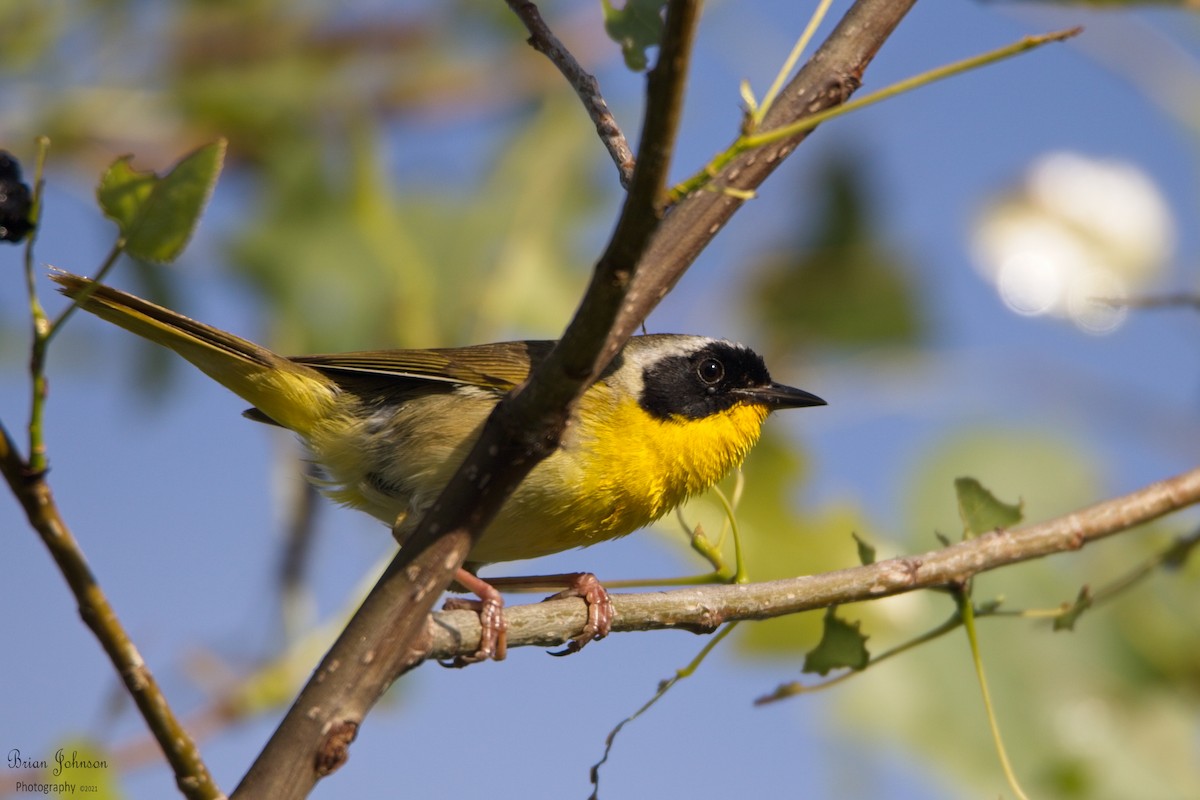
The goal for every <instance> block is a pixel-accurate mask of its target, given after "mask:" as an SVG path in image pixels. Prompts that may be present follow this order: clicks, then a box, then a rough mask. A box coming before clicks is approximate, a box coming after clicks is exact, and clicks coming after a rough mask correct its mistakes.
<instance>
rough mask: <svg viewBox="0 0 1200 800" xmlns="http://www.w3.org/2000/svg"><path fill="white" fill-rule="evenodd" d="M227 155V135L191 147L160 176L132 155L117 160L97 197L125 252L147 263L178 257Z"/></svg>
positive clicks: (100, 185)
mask: <svg viewBox="0 0 1200 800" xmlns="http://www.w3.org/2000/svg"><path fill="white" fill-rule="evenodd" d="M224 158H225V140H224V139H219V140H217V141H216V142H213V143H212V144H208V145H205V146H203V147H201V148H199V149H197V150H195V151H193V152H192V153H190V154H189V155H187V156H185V157H184V158H183V159H182V160H181V161H180V162H179V163H178V164H176V165H175V167H174V168H173V169H172V170H171V171H170V172H168V173H167V174H166V175H163V176H162V177H159V176H157V175H155V174H154V173H153V172H139V171H137V170H135V169H134V168H133V167H132V166H131V165H130V161H131V160H132V156H122V157H121V158H118V159H117V160H116V161H115V162H114V163H113V164H112V166H110V167H109V168H108V170H107V171H106V172H105V173H104V175H102V176H101V178H100V184H99V185H98V186H97V187H96V199H97V200H98V201H99V203H100V208H101V209H102V210H103V211H104V215H105V216H107V217H108V218H109V219H111V220H112V221H113V222H115V223H117V228H118V229H119V230H120V232H121V236H122V237H124V239H125V251H126V252H127V253H128V254H129V255H130V256H132V257H134V258H139V259H142V260H145V261H152V262H156V263H167V262H170V261H174V260H175V259H176V258H177V257H178V256H179V254H180V253H181V252H183V248H184V247H185V246H186V245H187V242H188V239H190V238H191V235H192V232H193V231H194V230H195V229H196V223H198V222H199V220H200V215H201V213H203V211H204V206H205V205H206V204H207V203H208V198H209V197H210V196H211V194H212V190H213V186H215V185H216V182H217V176H218V175H220V173H221V165H222V163H223V161H224Z"/></svg>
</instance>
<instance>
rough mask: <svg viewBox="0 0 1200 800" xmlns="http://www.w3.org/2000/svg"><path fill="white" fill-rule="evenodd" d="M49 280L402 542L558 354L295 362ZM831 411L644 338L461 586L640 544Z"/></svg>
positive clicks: (499, 349) (130, 301)
mask: <svg viewBox="0 0 1200 800" xmlns="http://www.w3.org/2000/svg"><path fill="white" fill-rule="evenodd" d="M51 277H52V278H53V280H55V281H56V282H58V283H59V284H61V286H62V289H61V291H62V292H63V293H64V294H66V295H67V296H69V297H72V298H79V297H83V298H84V299H83V303H82V306H83V308H84V309H86V310H87V311H90V312H92V313H93V314H96V315H97V316H99V317H101V318H103V319H106V320H108V321H109V322H113V323H115V324H117V325H119V326H121V327H123V328H125V329H127V330H129V331H132V332H133V333H136V334H138V335H139V336H142V337H145V338H146V339H149V340H151V341H153V342H157V343H158V344H161V345H164V346H165V347H168V348H170V349H172V350H174V351H175V352H177V353H178V354H179V355H181V356H183V357H184V358H185V359H187V360H188V361H190V362H192V363H193V364H195V365H196V366H197V367H199V368H200V369H201V370H202V371H203V372H204V373H205V374H207V375H208V376H209V377H211V378H213V379H214V380H216V381H217V382H219V383H220V384H222V385H223V386H225V387H226V388H228V389H230V390H231V391H233V392H234V393H235V394H237V395H238V396H239V397H241V398H242V399H243V400H245V401H247V402H248V403H250V404H251V405H252V406H253V407H252V408H251V409H249V410H248V411H246V412H245V414H246V416H247V417H249V418H250V419H254V420H258V421H260V422H267V423H273V424H275V425H279V426H282V427H284V428H288V429H290V430H292V431H295V432H296V433H297V434H299V436H300V438H301V439H302V440H303V441H304V442H305V444H306V445H307V446H308V448H309V449H310V450H311V452H312V455H313V459H314V461H316V462H317V463H318V464H319V465H320V466H321V467H322V469H323V470H324V477H323V478H322V480H321V486H322V488H323V489H324V491H325V493H326V494H328V495H329V496H330V497H331V498H333V499H334V500H336V501H338V502H340V503H343V504H345V505H348V506H352V507H354V508H359V509H361V510H363V511H366V512H367V513H368V514H371V515H372V516H374V517H376V518H377V519H380V520H382V521H383V522H384V523H386V524H388V525H393V524H395V523H397V520H398V519H399V520H401V521H400V522H399V524H397V525H396V526H395V527H394V530H395V532H396V538H397V539H398V540H399V541H400V543H401V544H402V545H403V543H404V541H405V539H406V538H407V536H408V534H409V533H410V532H411V528H412V526H413V524H415V522H416V520H417V519H418V518H419V516H420V512H421V511H422V510H423V509H424V508H425V507H426V506H428V505H429V504H431V503H432V502H433V501H434V500H435V499H436V498H437V496H438V494H439V492H440V491H441V489H442V487H443V486H444V485H445V484H446V483H447V481H449V479H450V476H451V475H452V474H453V473H454V471H455V469H456V468H457V467H458V465H459V463H460V462H461V461H462V459H463V458H464V457H465V455H466V453H467V451H468V450H469V449H470V446H471V445H472V443H473V442H474V440H475V438H476V437H477V435H478V432H479V430H480V428H481V427H482V425H483V423H484V421H485V420H486V418H487V416H488V414H489V413H490V412H491V410H492V408H493V407H494V406H495V405H496V403H497V402H498V401H499V400H500V398H501V397H502V396H503V395H504V394H506V393H507V392H508V391H509V390H510V389H512V388H514V387H515V386H516V385H517V384H519V383H520V382H521V381H523V380H524V379H525V378H526V376H527V375H528V374H529V370H530V366H531V365H532V364H534V363H537V362H538V361H539V360H540V359H542V358H544V357H545V356H546V354H547V353H549V351H550V349H551V347H552V346H553V345H554V342H552V341H522V342H499V343H495V344H482V345H475V346H472V347H456V348H444V349H434V350H373V351H366V352H357V353H340V354H336V355H313V356H299V357H285V356H281V355H277V354H276V353H273V352H271V351H270V350H267V349H266V348H263V347H259V346H258V345H256V344H253V343H252V342H249V341H246V340H245V339H242V338H240V337H237V336H234V335H233V334H231V333H226V332H224V331H221V330H218V329H216V328H213V327H211V326H209V325H205V324H203V323H200V322H196V321H194V320H191V319H188V318H187V317H184V316H182V315H180V314H177V313H175V312H173V311H170V310H168V309H166V308H162V307H161V306H157V305H155V304H153V303H150V302H148V301H146V300H142V299H141V298H138V297H135V296H133V295H130V294H127V293H125V292H122V291H118V290H117V289H113V288H111V287H107V286H103V285H100V284H96V283H95V282H93V281H92V280H90V279H88V278H82V277H79V276H76V275H70V274H67V273H57V274H54V275H52V276H51ZM89 292H90V294H87V293H89ZM824 403H825V401H824V400H822V399H820V398H819V397H817V396H816V395H813V394H809V393H808V392H805V391H803V390H800V389H793V388H791V387H789V386H783V385H781V384H778V383H775V382H774V381H772V380H771V376H770V374H769V373H768V372H767V368H766V366H765V364H764V363H763V360H762V358H761V357H760V356H759V355H758V354H756V353H755V352H754V351H752V350H750V349H749V348H747V347H744V346H742V345H739V344H734V343H732V342H727V341H722V340H716V339H708V338H704V337H701V336H683V335H675V334H649V335H644V336H634V337H633V338H631V339H630V340H629V342H628V344H626V345H625V347H624V349H623V350H622V351H621V352H620V354H619V355H618V356H617V357H616V358H615V359H614V360H613V362H612V364H611V365H610V366H609V367H608V369H607V370H606V371H605V372H604V373H603V374H602V375H601V376H600V378H599V379H598V380H597V381H596V382H595V383H594V384H593V385H592V386H591V387H590V388H588V390H587V391H586V392H585V393H584V394H583V396H582V398H581V399H580V401H579V403H578V404H577V406H576V408H575V411H574V414H573V416H572V418H571V422H570V424H569V425H568V427H567V429H566V431H565V432H564V434H563V436H562V440H561V444H560V446H559V448H558V449H557V450H556V451H555V452H554V453H553V454H552V455H550V456H549V457H548V458H546V459H545V460H544V461H542V462H541V463H539V464H538V465H537V466H536V467H535V468H534V469H533V471H532V472H531V473H530V474H529V475H528V477H527V478H526V479H525V480H524V482H522V483H521V484H520V485H519V486H518V488H517V490H516V491H515V492H514V493H513V495H512V496H511V497H510V498H509V499H508V501H507V502H506V503H505V505H504V507H503V508H502V509H501V511H500V512H499V514H498V515H497V516H496V517H495V519H494V520H493V521H492V523H491V525H490V526H489V527H488V528H487V530H486V531H485V532H484V533H483V535H482V537H481V538H480V539H479V540H478V543H477V544H476V545H475V547H474V548H473V549H472V550H471V552H470V555H469V556H468V558H467V565H466V567H467V569H468V570H469V572H470V573H471V575H470V576H469V577H467V576H464V578H466V579H465V580H460V583H463V584H464V585H466V586H467V588H469V589H471V590H472V591H477V592H478V591H479V588H478V583H476V582H479V581H480V579H479V578H474V580H473V581H471V580H470V578H473V573H474V571H475V570H476V569H477V568H478V567H479V566H481V565H484V564H489V563H493V562H501V561H515V560H520V559H526V558H535V557H537V556H543V555H548V554H550V553H557V552H559V551H561V550H567V549H570V548H572V547H582V546H586V545H591V544H595V543H596V542H601V541H604V540H606V539H613V538H616V537H619V536H624V535H626V534H628V533H631V532H633V531H634V530H637V529H638V528H641V527H643V526H645V525H647V524H649V523H650V522H652V521H654V520H656V519H658V518H659V517H661V516H663V515H664V514H665V513H667V512H668V511H670V510H671V509H673V508H674V507H675V506H677V505H678V504H679V503H681V502H682V501H683V500H685V499H686V498H688V497H689V496H691V495H694V494H696V493H699V492H702V491H704V490H706V489H708V488H709V487H711V486H712V485H713V484H715V483H716V482H717V481H719V480H720V479H721V478H722V477H723V476H724V475H725V474H726V473H727V472H728V471H729V470H730V469H731V468H733V467H735V466H737V465H739V464H740V463H741V462H742V460H743V459H744V458H745V456H746V454H747V452H748V451H749V450H750V448H751V447H752V446H753V445H754V443H755V442H756V441H757V440H758V436H759V432H760V430H761V426H762V423H763V421H764V420H765V419H766V417H767V415H768V414H769V413H770V412H771V411H774V410H776V409H782V408H798V407H803V406H816V405H824ZM588 577H590V578H591V579H592V581H594V580H595V579H594V577H592V576H590V575H589V576H588ZM597 587H599V584H598V583H596V584H595V585H594V586H593V587H591V588H592V591H591V592H589V593H588V594H589V597H588V599H589V606H593V605H594V602H592V601H594V600H595V597H594V591H595V589H596V588H597ZM489 588H490V587H489ZM492 591H493V592H494V590H492ZM599 592H600V593H601V594H602V593H603V589H602V588H600V589H599ZM604 601H605V602H607V598H604ZM589 614H591V611H590V610H589ZM606 625H607V621H606V620H603V619H599V620H597V619H594V618H593V617H591V616H590V617H589V626H590V627H593V628H594V627H599V628H600V630H592V631H585V634H586V635H587V637H588V638H591V636H602V635H604V633H606V632H607V631H606V629H605V626H606ZM585 641H586V639H585ZM502 644H503V643H502V642H501V646H502ZM579 644H582V642H580V643H579ZM574 649H578V645H577V646H576V647H575V648H574Z"/></svg>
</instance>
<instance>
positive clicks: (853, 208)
mask: <svg viewBox="0 0 1200 800" xmlns="http://www.w3.org/2000/svg"><path fill="white" fill-rule="evenodd" d="M865 168H866V164H865V163H862V162H859V161H856V160H854V159H853V158H851V157H849V156H845V155H843V156H841V157H836V158H834V159H832V160H831V161H830V163H829V164H828V166H827V167H826V168H825V171H824V173H823V174H822V175H821V176H820V178H819V183H818V185H817V186H816V187H815V188H813V189H811V190H809V191H808V196H809V198H810V201H809V202H810V204H811V205H812V206H814V208H813V210H811V211H808V212H806V213H807V215H808V219H809V221H808V223H807V224H806V225H798V226H797V228H798V232H797V235H796V237H795V239H794V240H793V241H792V242H790V243H789V244H788V245H787V246H786V248H782V249H780V248H776V251H775V252H774V253H772V254H769V255H767V256H766V257H764V258H762V259H761V260H760V261H759V263H758V264H757V265H756V267H755V276H756V277H755V278H754V279H753V282H752V296H753V299H754V302H755V311H754V314H755V317H756V319H757V320H758V321H759V322H760V324H761V325H762V326H763V327H764V329H765V330H766V333H767V335H768V337H769V338H770V340H771V342H772V348H773V350H774V351H776V352H779V351H790V350H794V349H796V348H797V347H810V346H812V345H814V344H832V345H843V346H863V345H877V344H906V343H910V342H913V341H915V340H916V339H917V338H918V337H919V336H920V335H921V332H922V330H923V328H924V322H923V320H922V310H921V307H920V304H919V302H918V296H917V293H916V289H915V288H914V286H913V284H912V278H911V277H910V275H911V271H910V270H909V269H908V267H907V266H906V264H905V261H904V258H903V256H902V255H901V253H900V248H899V247H898V246H897V245H896V244H894V243H892V242H887V241H883V240H882V239H881V238H880V229H881V228H882V226H883V221H882V219H880V218H879V214H878V213H876V212H875V211H874V210H873V209H872V208H871V205H872V203H871V197H870V189H869V188H868V187H867V185H866V183H867V179H866V177H865V173H864V170H865Z"/></svg>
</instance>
